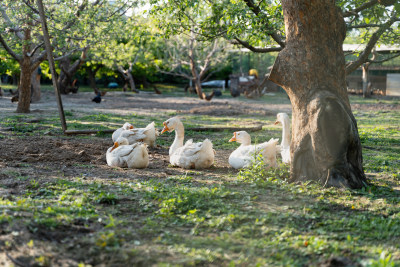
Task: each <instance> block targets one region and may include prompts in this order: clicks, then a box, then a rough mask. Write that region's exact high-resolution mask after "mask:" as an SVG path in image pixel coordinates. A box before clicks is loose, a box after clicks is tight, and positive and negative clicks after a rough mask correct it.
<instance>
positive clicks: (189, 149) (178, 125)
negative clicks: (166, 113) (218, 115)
mask: <svg viewBox="0 0 400 267" xmlns="http://www.w3.org/2000/svg"><path fill="white" fill-rule="evenodd" d="M163 124H164V128H163V130H162V132H161V133H164V132H166V131H168V132H172V131H174V130H175V140H174V142H173V143H172V145H171V147H170V148H169V161H170V163H171V164H172V165H174V166H179V167H181V168H184V169H204V168H209V167H210V166H211V165H212V164H213V163H214V154H215V152H214V149H213V145H212V143H211V141H210V140H209V139H205V140H204V141H203V142H197V143H193V140H192V139H190V140H188V141H187V142H186V143H185V145H183V141H184V127H183V124H182V122H181V121H180V119H179V118H178V117H173V118H170V119H168V120H167V121H165V122H164V123H163Z"/></svg>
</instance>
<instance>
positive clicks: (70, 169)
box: [0, 91, 399, 266]
mask: <svg viewBox="0 0 400 267" xmlns="http://www.w3.org/2000/svg"><path fill="white" fill-rule="evenodd" d="M93 97H94V95H93V93H78V94H75V95H74V94H72V95H66V96H63V97H62V98H63V103H64V110H74V111H77V112H79V111H81V112H89V113H100V112H104V113H116V114H129V113H133V112H135V113H137V114H143V115H149V114H154V112H155V111H157V112H163V113H165V114H168V113H169V112H174V113H178V114H183V115H184V114H199V115H213V116H227V115H228V116H237V115H242V114H247V115H252V114H257V115H273V114H276V113H278V112H287V113H291V107H290V105H289V104H265V103H264V102H262V101H257V100H246V101H239V100H238V99H233V98H225V99H217V98H216V99H213V100H212V101H211V102H206V101H202V100H199V99H197V98H194V97H170V96H163V95H155V94H131V93H122V92H109V93H107V95H105V96H104V97H103V101H102V102H101V103H100V104H97V103H94V102H92V101H91V98H93ZM10 99H11V96H7V95H6V96H3V97H2V98H0V111H1V115H0V119H4V118H6V117H7V116H13V115H16V114H15V113H14V111H15V110H16V103H11V101H10ZM353 108H356V109H360V110H363V109H365V110H370V109H376V108H380V109H385V110H388V109H389V110H390V109H399V106H398V105H397V106H389V105H386V106H382V104H376V105H375V104H371V105H359V104H358V105H355V106H354V107H353ZM31 110H32V112H33V114H37V117H38V119H39V120H40V117H41V116H46V114H50V113H52V114H54V113H56V112H58V111H57V105H56V101H55V97H54V93H53V92H48V91H47V92H43V96H42V100H41V101H40V102H38V103H33V104H32V105H31ZM165 116H166V118H167V115H165ZM0 134H2V135H3V136H7V138H3V139H1V138H0V147H1V149H0V198H3V199H13V198H14V197H17V196H19V195H21V194H23V192H24V190H25V189H26V188H27V187H28V186H30V183H29V181H30V180H31V179H32V178H34V179H35V180H36V181H37V182H38V183H40V184H43V183H46V182H47V181H50V180H52V179H54V177H60V176H61V177H64V179H72V178H73V177H82V179H85V180H87V181H91V180H93V181H96V180H98V181H106V180H111V179H112V180H113V181H115V182H118V181H119V180H122V179H124V180H126V179H137V178H139V177H140V179H154V178H159V179H162V178H166V177H168V176H171V175H181V174H185V173H186V170H183V169H180V168H173V167H170V166H169V161H168V147H161V146H157V147H155V148H150V149H149V154H150V162H151V163H150V165H149V167H148V168H147V169H144V170H135V169H119V168H111V167H109V166H107V164H106V161H105V152H106V150H107V148H108V147H110V146H111V139H108V138H99V137H95V136H92V137H90V138H88V139H83V138H76V137H66V136H32V135H28V136H23V137H15V136H13V135H12V132H10V131H7V130H6V129H1V128H0ZM230 152H231V151H228V150H218V151H217V153H216V161H215V164H214V166H213V168H211V169H209V170H204V171H201V175H200V176H201V177H205V178H199V179H204V182H205V183H220V182H222V181H221V178H220V176H221V174H224V175H226V174H235V173H237V171H235V170H233V169H232V168H230V167H229V165H228V157H229V154H230ZM16 177H20V178H21V179H15V178H16ZM24 177H26V178H27V179H23V178H24ZM131 204H132V203H130V205H131ZM0 215H1V211H0ZM20 216H24V214H20ZM72 225H73V227H72V226H71V227H70V228H68V229H57V231H52V232H48V231H46V230H45V229H40V228H39V229H37V231H30V230H29V229H28V228H27V227H26V226H24V225H13V226H12V230H13V231H12V232H10V231H3V230H2V225H1V224H0V249H1V248H2V247H4V245H5V244H6V243H7V242H11V243H12V244H13V246H12V247H11V248H9V249H8V251H7V254H5V253H3V252H0V265H1V266H10V265H11V264H12V261H13V260H14V262H13V264H14V265H20V266H31V264H33V263H34V262H33V257H32V255H41V254H45V253H48V251H53V254H52V255H53V256H52V257H53V260H52V263H53V264H54V266H75V265H76V262H74V261H73V260H70V259H69V257H68V256H66V255H64V254H65V251H61V252H60V253H59V254H58V256H56V255H57V246H55V248H54V247H53V248H51V249H49V250H46V249H45V248H43V247H38V248H36V251H34V249H30V248H28V247H27V246H26V243H27V242H29V240H32V239H35V240H37V239H39V240H45V241H49V242H52V243H54V242H55V243H57V242H59V241H60V240H64V239H65V238H66V237H71V236H74V238H79V236H81V235H85V234H87V233H90V232H93V231H95V230H96V229H94V228H93V227H92V228H90V229H88V228H85V227H84V225H83V223H81V222H76V223H75V224H72ZM99 227H100V226H99ZM32 251H33V252H32ZM83 253H84V251H83Z"/></svg>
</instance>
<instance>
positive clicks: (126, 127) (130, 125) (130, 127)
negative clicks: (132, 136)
mask: <svg viewBox="0 0 400 267" xmlns="http://www.w3.org/2000/svg"><path fill="white" fill-rule="evenodd" d="M122 128H123V129H124V130H130V129H133V128H134V127H133V125H132V124H130V123H129V122H125V123H124V125H122Z"/></svg>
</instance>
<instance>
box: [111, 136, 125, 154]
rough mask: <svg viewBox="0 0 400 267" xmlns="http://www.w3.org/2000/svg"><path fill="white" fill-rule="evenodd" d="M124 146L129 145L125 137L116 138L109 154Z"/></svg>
mask: <svg viewBox="0 0 400 267" xmlns="http://www.w3.org/2000/svg"><path fill="white" fill-rule="evenodd" d="M125 145H129V141H128V139H126V138H125V137H118V139H117V140H116V141H115V142H114V145H113V147H112V148H111V150H110V152H111V151H113V150H114V149H116V148H117V147H119V146H125Z"/></svg>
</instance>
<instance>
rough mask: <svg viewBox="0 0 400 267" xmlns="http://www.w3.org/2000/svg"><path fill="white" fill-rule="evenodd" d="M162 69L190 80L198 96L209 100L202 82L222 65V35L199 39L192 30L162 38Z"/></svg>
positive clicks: (164, 71) (223, 48)
mask: <svg viewBox="0 0 400 267" xmlns="http://www.w3.org/2000/svg"><path fill="white" fill-rule="evenodd" d="M165 43H166V50H165V55H164V58H163V68H164V69H165V70H160V71H161V72H162V73H165V74H170V75H174V76H179V77H183V78H185V79H187V80H189V82H190V84H191V85H192V86H193V87H194V89H195V91H196V94H197V95H198V96H199V98H200V99H206V100H210V99H211V98H212V96H206V95H205V93H203V90H202V86H201V83H202V82H205V81H207V80H208V79H209V78H210V77H211V75H212V74H214V73H215V72H217V71H218V70H219V69H220V68H221V67H224V66H225V64H224V63H225V61H226V60H227V53H226V48H227V42H226V41H224V40H223V39H214V40H212V41H211V42H209V41H199V40H198V36H197V35H196V34H195V32H194V30H191V31H190V33H189V35H188V36H187V35H185V34H181V35H177V36H173V37H171V38H169V39H167V40H166V41H165Z"/></svg>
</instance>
